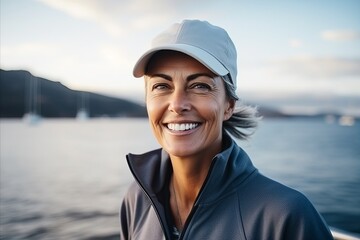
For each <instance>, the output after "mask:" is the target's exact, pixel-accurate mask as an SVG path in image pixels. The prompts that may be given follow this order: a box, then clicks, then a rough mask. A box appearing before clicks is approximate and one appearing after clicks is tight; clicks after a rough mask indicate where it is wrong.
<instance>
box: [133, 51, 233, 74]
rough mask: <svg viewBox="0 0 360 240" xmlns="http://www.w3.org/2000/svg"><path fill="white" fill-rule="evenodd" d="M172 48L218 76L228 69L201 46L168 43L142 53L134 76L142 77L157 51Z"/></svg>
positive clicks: (135, 67)
mask: <svg viewBox="0 0 360 240" xmlns="http://www.w3.org/2000/svg"><path fill="white" fill-rule="evenodd" d="M161 50H172V51H178V52H182V53H185V54H187V55H189V56H190V57H193V58H194V59H196V60H197V61H199V62H200V63H202V64H203V65H204V66H205V67H207V68H208V69H209V70H211V71H212V72H214V73H215V74H217V75H219V76H225V75H226V74H228V73H229V71H228V70H227V69H226V68H225V67H224V66H223V65H222V64H221V63H220V62H219V61H218V60H217V59H216V58H215V57H214V56H213V55H211V54H210V53H208V52H206V51H204V50H202V49H201V48H198V47H194V46H191V45H186V44H170V45H164V46H161V47H156V48H152V49H150V50H149V51H147V52H146V53H144V54H143V55H142V56H141V57H140V58H139V60H138V61H137V62H136V64H135V66H134V70H133V75H134V77H137V78H139V77H142V76H144V75H145V70H146V66H147V64H148V62H149V60H150V58H151V57H152V56H153V55H154V54H155V53H156V52H158V51H161Z"/></svg>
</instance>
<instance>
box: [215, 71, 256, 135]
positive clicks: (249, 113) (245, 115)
mask: <svg viewBox="0 0 360 240" xmlns="http://www.w3.org/2000/svg"><path fill="white" fill-rule="evenodd" d="M221 78H222V79H223V80H224V85H225V92H226V96H227V97H228V98H230V99H232V100H234V101H235V103H236V102H239V104H237V106H236V104H235V109H234V112H233V114H232V116H231V117H230V118H229V119H228V120H226V121H224V123H223V128H224V129H225V131H226V132H227V133H229V134H230V135H232V136H233V137H235V138H237V139H239V140H247V139H248V138H249V137H250V136H251V135H252V134H253V133H254V132H255V130H256V128H257V126H258V122H259V120H260V119H261V117H260V116H258V111H257V108H256V107H252V106H249V105H246V104H244V103H243V102H241V101H239V97H238V96H237V95H236V92H235V87H234V85H233V84H232V83H231V78H230V76H228V75H226V76H222V77H221Z"/></svg>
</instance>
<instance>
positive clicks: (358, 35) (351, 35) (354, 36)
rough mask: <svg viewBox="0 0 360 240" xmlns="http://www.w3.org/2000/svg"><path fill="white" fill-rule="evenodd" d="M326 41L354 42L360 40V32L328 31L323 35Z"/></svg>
mask: <svg viewBox="0 0 360 240" xmlns="http://www.w3.org/2000/svg"><path fill="white" fill-rule="evenodd" d="M321 37H322V39H324V40H326V41H354V40H360V31H353V30H327V31H323V32H322V33H321Z"/></svg>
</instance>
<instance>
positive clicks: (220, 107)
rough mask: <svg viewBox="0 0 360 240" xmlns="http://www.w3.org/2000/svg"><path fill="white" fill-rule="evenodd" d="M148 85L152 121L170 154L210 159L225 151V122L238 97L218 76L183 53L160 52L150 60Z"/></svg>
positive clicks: (150, 119) (146, 81)
mask: <svg viewBox="0 0 360 240" xmlns="http://www.w3.org/2000/svg"><path fill="white" fill-rule="evenodd" d="M145 86H146V106H147V111H148V115H149V121H150V125H151V127H152V130H153V132H154V134H155V136H156V138H157V140H158V142H159V143H160V145H161V146H162V147H163V148H164V150H165V151H167V152H168V153H169V154H170V156H177V157H181V158H186V157H196V158H197V159H199V158H200V159H201V158H206V157H208V158H212V157H214V155H215V154H217V153H218V152H220V151H221V141H222V123H223V121H224V120H227V119H229V118H230V116H231V115H232V110H233V107H234V101H232V100H229V99H228V98H227V97H226V94H225V87H224V83H223V80H222V79H221V78H220V77H216V76H215V75H214V73H212V72H211V71H210V70H209V69H207V68H206V67H205V66H203V65H202V64H201V63H200V62H198V61H197V60H195V59H193V58H191V57H189V56H187V55H185V54H182V53H179V52H170V51H168V52H159V53H157V54H156V55H155V56H154V57H153V58H152V59H151V61H150V63H149V65H148V68H147V73H146V76H145ZM200 159H199V160H200Z"/></svg>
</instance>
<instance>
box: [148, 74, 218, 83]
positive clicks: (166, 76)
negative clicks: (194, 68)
mask: <svg viewBox="0 0 360 240" xmlns="http://www.w3.org/2000/svg"><path fill="white" fill-rule="evenodd" d="M203 76H205V77H209V78H214V77H215V76H214V75H212V74H209V73H194V74H191V75H189V76H187V77H186V80H187V81H191V80H195V79H196V78H198V77H203ZM149 77H151V78H152V77H160V78H164V79H165V80H169V81H172V77H171V76H169V75H166V74H163V73H155V74H152V75H150V76H149Z"/></svg>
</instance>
